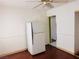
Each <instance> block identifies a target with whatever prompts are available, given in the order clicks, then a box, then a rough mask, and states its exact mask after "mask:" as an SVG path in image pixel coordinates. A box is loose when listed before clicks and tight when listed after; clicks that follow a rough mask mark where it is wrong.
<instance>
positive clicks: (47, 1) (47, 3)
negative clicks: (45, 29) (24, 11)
mask: <svg viewBox="0 0 79 59" xmlns="http://www.w3.org/2000/svg"><path fill="white" fill-rule="evenodd" d="M26 2H28V1H26ZM29 2H36V1H29ZM37 2H41V3H40V4H38V5H36V6H35V7H33V8H37V7H39V6H40V5H45V6H46V7H49V8H53V7H54V6H53V5H52V3H66V2H68V0H65V1H61V0H60V1H59V0H58V1H55V0H41V1H37Z"/></svg>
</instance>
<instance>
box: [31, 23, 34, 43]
mask: <svg viewBox="0 0 79 59" xmlns="http://www.w3.org/2000/svg"><path fill="white" fill-rule="evenodd" d="M31 28H32V44H33V43H34V41H33V25H32V23H31Z"/></svg>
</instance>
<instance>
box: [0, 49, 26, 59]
mask: <svg viewBox="0 0 79 59" xmlns="http://www.w3.org/2000/svg"><path fill="white" fill-rule="evenodd" d="M26 50H27V49H26V48H25V49H21V50H17V51H13V52H7V53H4V54H1V55H0V57H3V56H8V55H12V54H16V53H20V52H22V51H26Z"/></svg>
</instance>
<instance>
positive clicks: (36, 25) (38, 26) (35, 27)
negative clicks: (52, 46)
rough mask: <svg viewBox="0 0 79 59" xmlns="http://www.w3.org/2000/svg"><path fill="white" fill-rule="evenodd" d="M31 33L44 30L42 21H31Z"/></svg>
mask: <svg viewBox="0 0 79 59" xmlns="http://www.w3.org/2000/svg"><path fill="white" fill-rule="evenodd" d="M32 26H33V33H42V32H44V24H43V23H42V22H32Z"/></svg>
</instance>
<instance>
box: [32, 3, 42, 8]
mask: <svg viewBox="0 0 79 59" xmlns="http://www.w3.org/2000/svg"><path fill="white" fill-rule="evenodd" d="M40 5H42V3H41V4H38V5H37V6H35V7H33V8H37V7H39V6H40Z"/></svg>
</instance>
